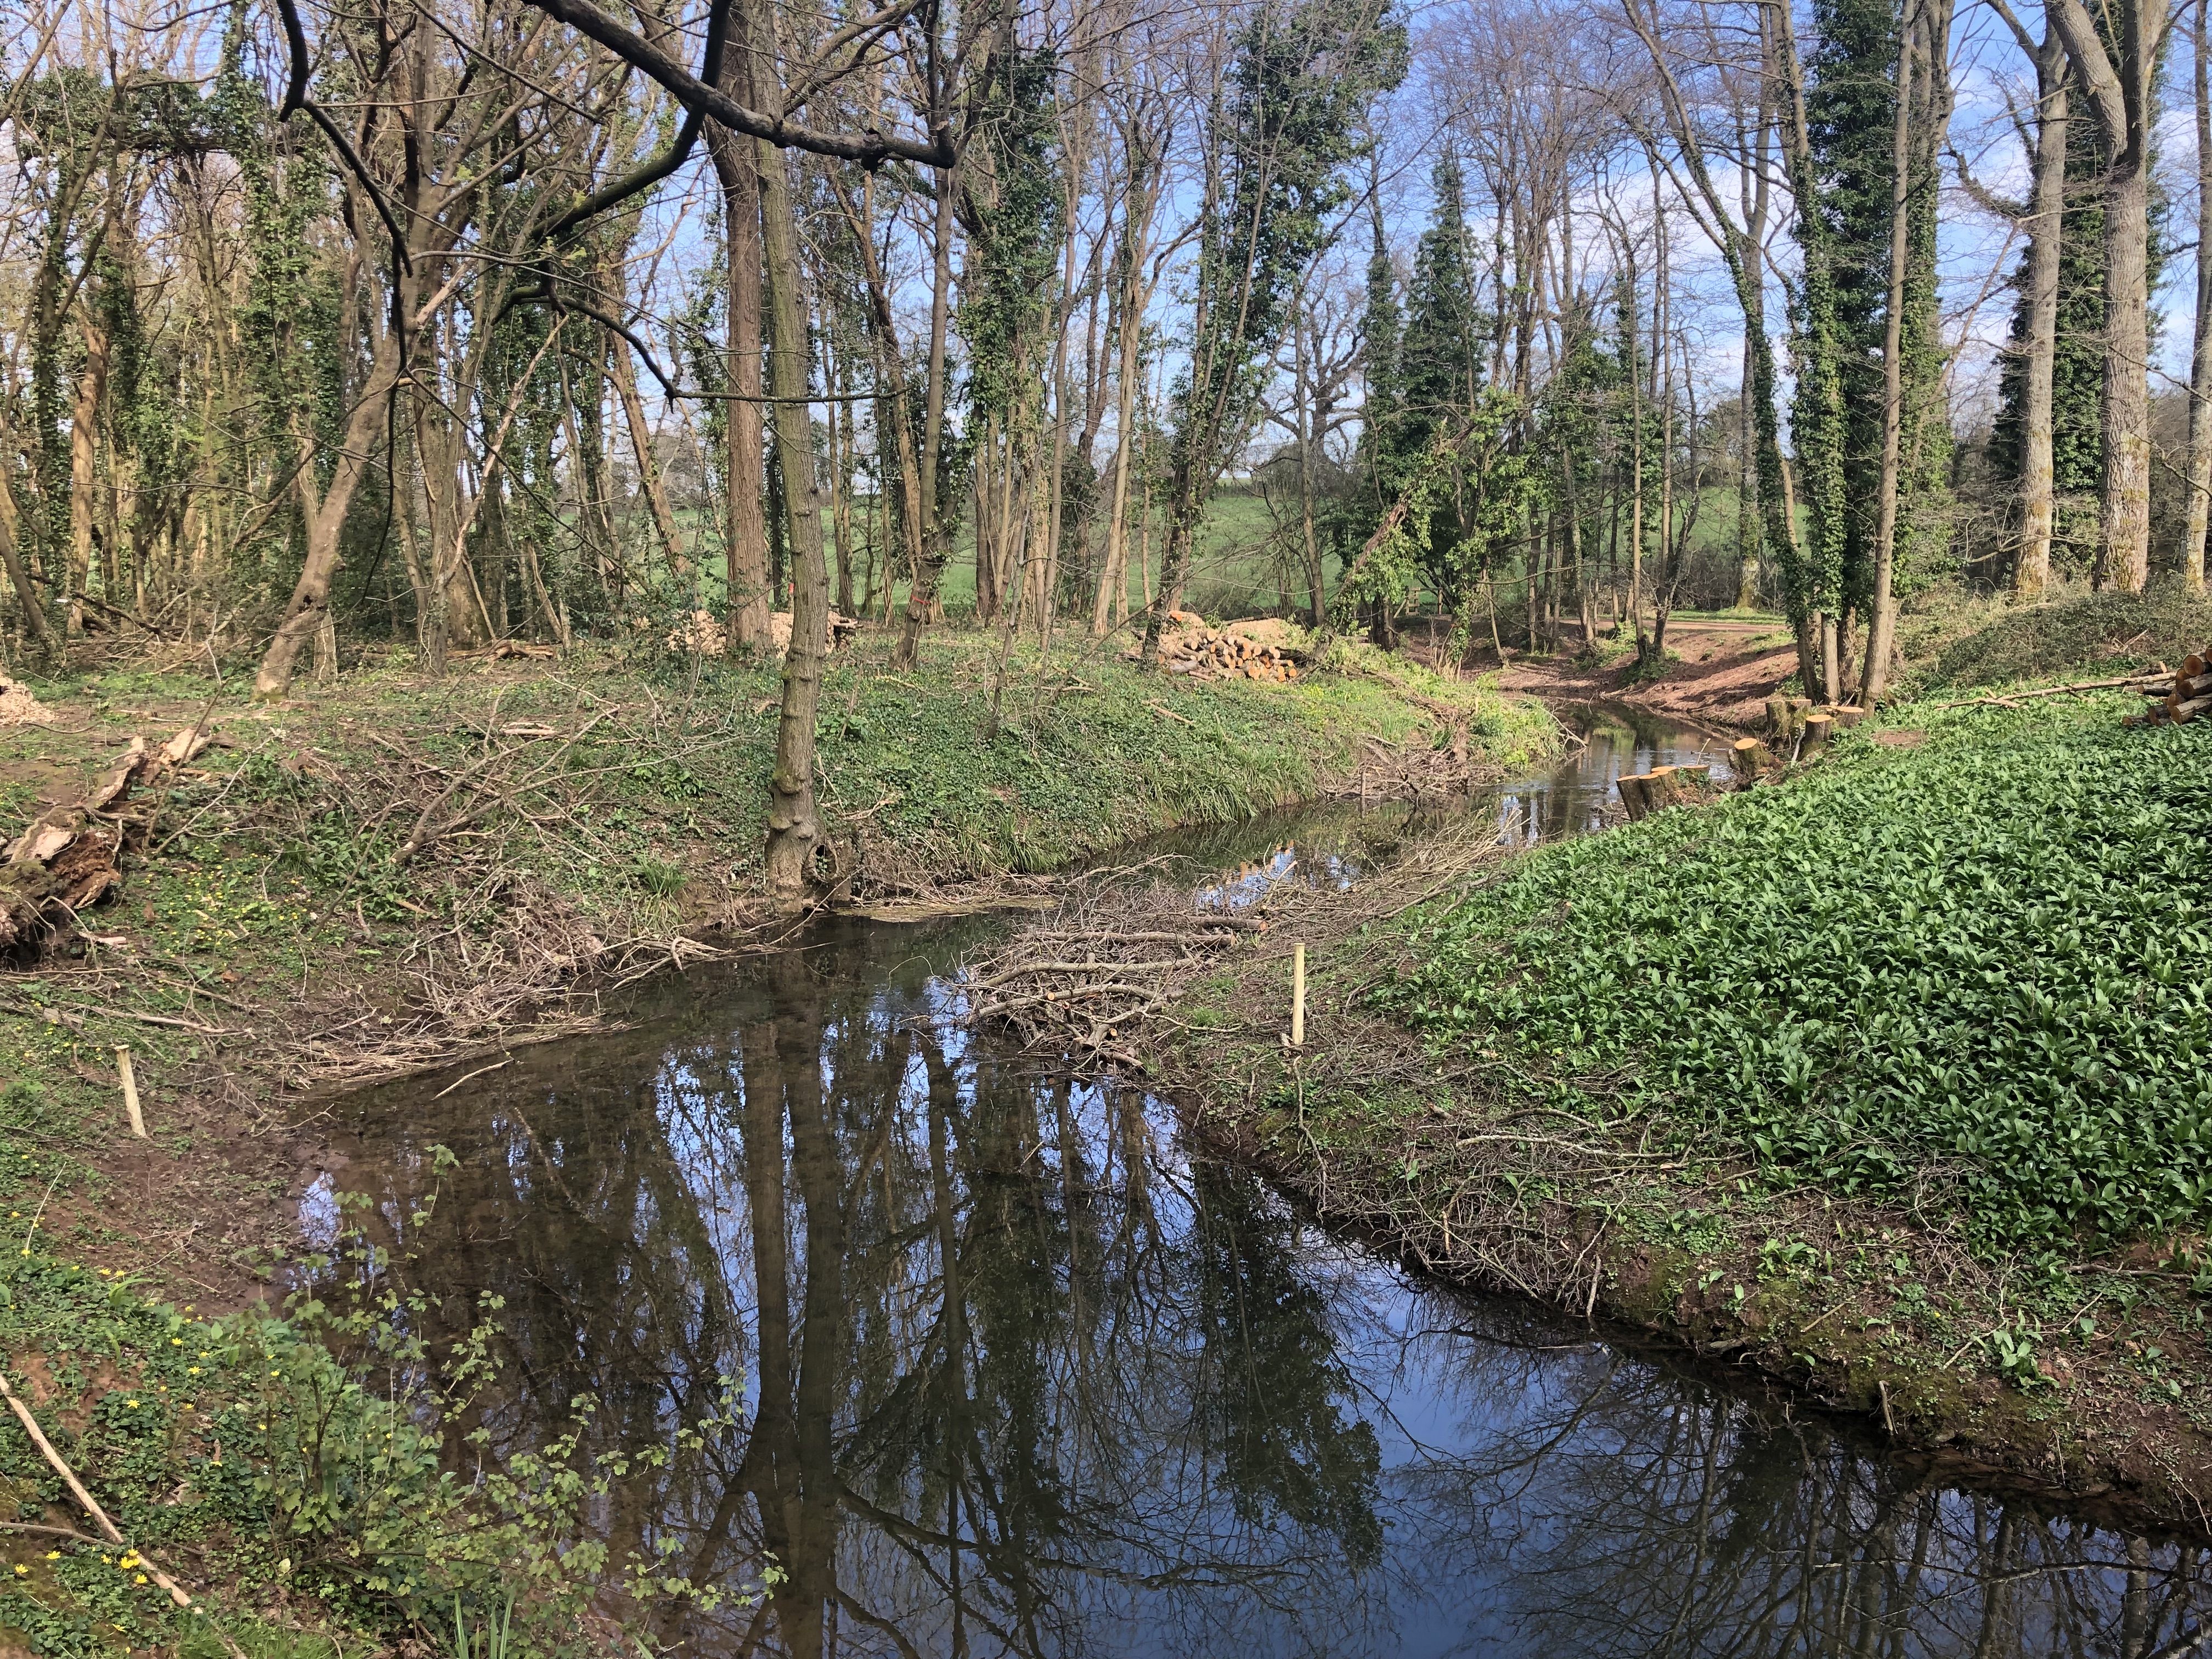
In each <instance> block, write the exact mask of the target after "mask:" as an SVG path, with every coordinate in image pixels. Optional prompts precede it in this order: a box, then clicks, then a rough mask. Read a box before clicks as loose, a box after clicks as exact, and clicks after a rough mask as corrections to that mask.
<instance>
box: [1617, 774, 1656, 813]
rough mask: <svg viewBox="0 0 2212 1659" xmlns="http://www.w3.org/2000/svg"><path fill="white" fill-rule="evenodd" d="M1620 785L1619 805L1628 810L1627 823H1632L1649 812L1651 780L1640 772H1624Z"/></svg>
mask: <svg viewBox="0 0 2212 1659" xmlns="http://www.w3.org/2000/svg"><path fill="white" fill-rule="evenodd" d="M1620 804H1621V805H1623V806H1626V808H1627V809H1628V821H1629V822H1630V823H1635V822H1636V821H1637V820H1638V818H1640V817H1644V816H1645V815H1647V814H1648V813H1649V812H1650V811H1651V780H1650V778H1648V777H1645V776H1644V775H1643V774H1642V773H1641V772H1636V773H1628V772H1624V773H1622V774H1621V775H1620Z"/></svg>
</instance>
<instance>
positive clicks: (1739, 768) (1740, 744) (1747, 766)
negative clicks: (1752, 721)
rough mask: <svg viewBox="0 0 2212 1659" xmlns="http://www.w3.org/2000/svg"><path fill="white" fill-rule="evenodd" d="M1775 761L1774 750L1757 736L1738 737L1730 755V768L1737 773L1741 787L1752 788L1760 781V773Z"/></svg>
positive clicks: (1737, 784) (1736, 781)
mask: <svg viewBox="0 0 2212 1659" xmlns="http://www.w3.org/2000/svg"><path fill="white" fill-rule="evenodd" d="M1773 763H1774V755H1773V751H1772V750H1769V749H1768V748H1767V746H1766V745H1765V744H1763V743H1761V742H1760V741H1759V739H1758V738H1737V739H1736V740H1735V748H1734V749H1733V750H1731V751H1730V752H1729V771H1731V772H1733V773H1735V783H1736V787H1737V788H1739V789H1748V788H1750V787H1751V786H1752V785H1753V783H1755V782H1757V781H1758V780H1759V774H1760V773H1762V772H1764V771H1765V770H1766V769H1767V768H1768V767H1769V766H1771V765H1772V764H1773Z"/></svg>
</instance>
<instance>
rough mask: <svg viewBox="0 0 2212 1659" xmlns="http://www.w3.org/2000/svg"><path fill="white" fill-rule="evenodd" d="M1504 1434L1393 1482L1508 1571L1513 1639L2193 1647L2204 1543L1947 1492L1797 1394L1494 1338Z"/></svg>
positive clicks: (1453, 1536)
mask: <svg viewBox="0 0 2212 1659" xmlns="http://www.w3.org/2000/svg"><path fill="white" fill-rule="evenodd" d="M1472 1357H1473V1358H1474V1363H1473V1364H1471V1365H1469V1366H1468V1368H1467V1370H1465V1371H1464V1372H1463V1373H1462V1376H1463V1378H1464V1385H1465V1386H1466V1387H1467V1388H1468V1390H1469V1394H1468V1403H1469V1404H1470V1405H1473V1406H1474V1407H1475V1408H1477V1409H1484V1410H1486V1411H1487V1412H1488V1413H1489V1416H1490V1419H1491V1420H1492V1422H1493V1423H1496V1424H1498V1425H1500V1431H1498V1432H1496V1433H1494V1434H1492V1435H1491V1436H1490V1437H1486V1440H1485V1441H1484V1443H1482V1444H1481V1445H1480V1448H1479V1449H1478V1450H1477V1451H1476V1453H1475V1454H1474V1455H1465V1454H1458V1455H1452V1454H1437V1455H1431V1456H1430V1457H1427V1458H1425V1459H1422V1460H1420V1461H1419V1463H1418V1464H1417V1465H1416V1466H1415V1467H1413V1468H1411V1469H1404V1470H1400V1471H1398V1472H1396V1474H1395V1476H1394V1478H1395V1480H1397V1481H1399V1482H1401V1483H1402V1485H1401V1486H1400V1488H1399V1494H1400V1496H1401V1498H1403V1500H1404V1502H1405V1504H1406V1505H1407V1507H1410V1508H1411V1509H1413V1510H1415V1511H1417V1512H1418V1513H1419V1516H1420V1517H1421V1519H1420V1522H1419V1525H1420V1526H1421V1528H1422V1529H1423V1530H1424V1531H1425V1533H1426V1534H1428V1535H1429V1537H1430V1538H1431V1540H1432V1541H1433V1543H1434V1544H1435V1545H1436V1546H1437V1547H1439V1548H1440V1549H1441V1551H1442V1552H1443V1553H1448V1554H1452V1553H1457V1554H1465V1555H1468V1556H1472V1557H1475V1558H1479V1559H1490V1560H1492V1561H1494V1562H1496V1563H1497V1564H1498V1568H1497V1576H1498V1582H1499V1583H1500V1584H1501V1585H1503V1586H1504V1587H1506V1589H1505V1593H1504V1594H1503V1595H1501V1596H1500V1597H1499V1599H1498V1602H1497V1604H1496V1608H1497V1613H1498V1619H1499V1622H1500V1624H1501V1625H1502V1626H1504V1627H1505V1628H1507V1629H1509V1630H1510V1632H1511V1633H1512V1638H1513V1639H1512V1640H1511V1641H1510V1643H1509V1644H1508V1645H1509V1648H1510V1649H1511V1650H1522V1651H1527V1652H1530V1653H1543V1654H1551V1653H1573V1654H1577V1655H1582V1656H1589V1659H1615V1656H1619V1659H1627V1656H1635V1659H1706V1656H1714V1659H1717V1656H1722V1655H1727V1656H1730V1659H1770V1656H1772V1659H1779V1656H1784V1655H1789V1656H1800V1655H1802V1656H1808V1659H1809V1656H1835V1659H1846V1656H1848V1659H1875V1656H1880V1659H1923V1656H1925V1659H1951V1656H1957V1659H2000V1656H2015V1655H2026V1654H2036V1655H2051V1656H2069V1659H2073V1656H2079V1659H2091V1656H2096V1659H2106V1656H2110V1659H2179V1656H2181V1655H2183V1654H2197V1653H2199V1652H2201V1651H2206V1650H2212V1648H2208V1646H2207V1644H2205V1643H2203V1642H2201V1641H2200V1639H2199V1637H2198V1634H2197V1632H2198V1631H2199V1629H2200V1620H2201V1619H2202V1617H2203V1612H2204V1610H2205V1602H2206V1601H2207V1599H2208V1598H2207V1584H2206V1577H2205V1573H2204V1566H2205V1561H2204V1556H2203V1552H2202V1551H2199V1550H2196V1549H2179V1548H2175V1547H2160V1548H2159V1549H2157V1550H2155V1551H2154V1549H2153V1548H2152V1547H2150V1546H2149V1545H2148V1544H2146V1543H2144V1542H2143V1541H2141V1540H2124V1539H2121V1538H2118V1537H2116V1536H2114V1535H2113V1534H2110V1533H2102V1532H2097V1531H2094V1530H2092V1529H2089V1528H2082V1527H2078V1526H2075V1525H2073V1524H2071V1523H2069V1522H2063V1521H2051V1520H2047V1519H2045V1517H2042V1516H2039V1515H2037V1514H2036V1513H2035V1512H2034V1511H2033V1510H2032V1509H2030V1508H2028V1507H2027V1505H2025V1504H2021V1503H2018V1502H2008V1501H2004V1500H2002V1499H1999V1498H1992V1497H1989V1496H1983V1495H1976V1494H1972V1493H1968V1492H1960V1491H1955V1490H1946V1489H1943V1488H1942V1487H1939V1486H1934V1485H1931V1484H1929V1483H1928V1482H1927V1481H1926V1480H1923V1479H1921V1478H1919V1477H1917V1476H1916V1475H1915V1474H1913V1473H1912V1472H1911V1471H1909V1470H1907V1469H1905V1468H1900V1467H1899V1466H1897V1465H1894V1464H1889V1463H1885V1462H1875V1461H1874V1460H1872V1459H1869V1458H1866V1457H1863V1456H1860V1455H1857V1454H1856V1453H1855V1452H1853V1451H1852V1450H1851V1449H1850V1448H1849V1447H1848V1446H1845V1445H1842V1444H1840V1443H1838V1442H1837V1441H1836V1439H1835V1438H1834V1437H1833V1436H1832V1434H1830V1433H1829V1432H1828V1431H1826V1429H1824V1428H1823V1427H1822V1426H1821V1425H1818V1424H1808V1423H1806V1422H1804V1421H1802V1420H1798V1419H1793V1417H1792V1416H1791V1415H1790V1413H1788V1412H1787V1411H1786V1410H1784V1408H1782V1407H1767V1406H1754V1405H1750V1404H1747V1403H1745V1402H1741V1401H1728V1400H1725V1399H1722V1400H1716V1399H1715V1398H1714V1396H1713V1395H1711V1392H1710V1391H1709V1390H1707V1389H1704V1388H1703V1387H1702V1386H1700V1385H1699V1384H1697V1383H1691V1382H1687V1381H1685V1380H1683V1379H1681V1378H1680V1377H1677V1376H1670V1375H1669V1374H1668V1373H1667V1372H1665V1371H1664V1370H1656V1369H1653V1368H1650V1367H1646V1366H1644V1365H1640V1364H1633V1363H1631V1362H1626V1361H1623V1360H1621V1359H1620V1358H1617V1357H1615V1356H1613V1355H1610V1354H1608V1353H1607V1352H1605V1351H1604V1350H1602V1349H1599V1348H1596V1347H1592V1348H1590V1349H1589V1350H1587V1351H1585V1352H1584V1354H1583V1356H1580V1357H1578V1358H1577V1360H1576V1361H1575V1362H1573V1363H1571V1364H1568V1365H1566V1366H1562V1365H1560V1364H1559V1363H1558V1357H1557V1356H1556V1355H1547V1356H1545V1357H1544V1358H1543V1359H1542V1360H1541V1361H1540V1360H1539V1359H1538V1358H1536V1357H1535V1356H1534V1355H1531V1354H1528V1353H1526V1352H1516V1351H1515V1350H1514V1349H1513V1348H1510V1347H1504V1346H1488V1345H1481V1346H1477V1347H1476V1348H1475V1349H1474V1350H1473V1351H1472Z"/></svg>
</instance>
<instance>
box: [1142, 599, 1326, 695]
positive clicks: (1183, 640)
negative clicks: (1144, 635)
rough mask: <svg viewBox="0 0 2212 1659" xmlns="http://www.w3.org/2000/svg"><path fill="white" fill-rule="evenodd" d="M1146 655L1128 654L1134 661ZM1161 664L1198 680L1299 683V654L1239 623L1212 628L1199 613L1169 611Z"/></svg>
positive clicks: (1168, 669) (1170, 671)
mask: <svg viewBox="0 0 2212 1659" xmlns="http://www.w3.org/2000/svg"><path fill="white" fill-rule="evenodd" d="M1142 654H1143V653H1140V652H1137V651H1124V652H1123V653H1121V658H1122V660H1123V661H1125V662H1133V661H1134V660H1136V659H1137V658H1138V657H1139V656H1140V655H1142ZM1160 665H1161V666H1162V667H1164V668H1165V669H1166V670H1167V671H1168V672H1169V673H1170V674H1182V675H1187V676H1188V677H1189V678H1192V679H1194V680H1264V681H1267V682H1269V683H1271V684H1277V685H1281V684H1287V683H1288V682H1290V681H1291V680H1294V679H1296V678H1297V677H1298V665H1297V653H1295V652H1293V651H1291V649H1290V648H1289V647H1286V646H1281V645H1276V644H1272V643H1270V642H1268V641H1265V640H1258V639H1254V638H1252V637H1251V636H1250V635H1248V634H1245V633H1241V632H1239V631H1238V629H1237V626H1236V624H1234V623H1232V624H1231V626H1229V627H1227V628H1209V627H1208V626H1206V618H1205V617H1201V616H1200V615H1199V614H1198V613H1197V612H1196V611H1169V612H1168V614H1167V617H1166V626H1165V627H1164V628H1163V629H1161V630H1160Z"/></svg>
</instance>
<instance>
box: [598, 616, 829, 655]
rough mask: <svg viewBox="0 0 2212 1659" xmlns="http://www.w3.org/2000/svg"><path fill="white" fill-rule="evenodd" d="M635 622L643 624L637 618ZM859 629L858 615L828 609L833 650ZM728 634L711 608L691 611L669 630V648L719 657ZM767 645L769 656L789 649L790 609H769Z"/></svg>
mask: <svg viewBox="0 0 2212 1659" xmlns="http://www.w3.org/2000/svg"><path fill="white" fill-rule="evenodd" d="M638 625H639V626H640V627H643V626H644V625H645V624H644V622H643V620H642V619H640V621H639V623H638ZM859 632H860V618H859V617H845V616H840V615H839V614H838V613H837V612H836V611H831V612H830V613H829V649H830V650H832V651H835V650H836V648H837V647H839V646H841V645H843V644H845V643H846V642H847V641H849V640H850V639H852V637H853V636H854V635H856V634H858V633H859ZM729 645H730V636H729V635H728V634H727V633H726V631H724V629H723V627H722V624H721V622H720V619H719V618H718V617H716V616H715V615H714V612H713V611H693V612H692V613H691V614H690V616H689V617H686V618H685V619H684V621H682V622H680V623H677V625H676V626H675V627H674V628H671V629H669V631H668V648H669V649H670V650H671V651H682V652H684V653H690V652H694V651H696V652H697V653H699V654H700V655H701V656H702V657H719V656H720V655H721V654H722V653H724V652H725V651H726V650H728V649H729ZM768 649H769V654H770V655H771V656H778V657H780V656H781V655H783V653H786V652H787V651H788V650H790V649H791V612H789V611H774V612H771V613H770V615H769V619H768Z"/></svg>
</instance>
